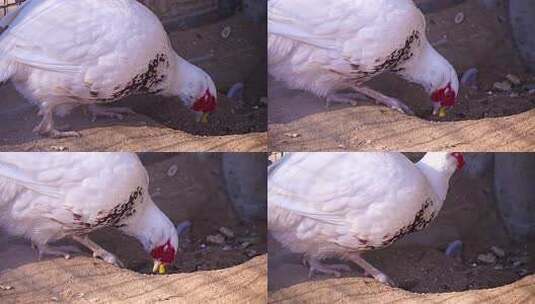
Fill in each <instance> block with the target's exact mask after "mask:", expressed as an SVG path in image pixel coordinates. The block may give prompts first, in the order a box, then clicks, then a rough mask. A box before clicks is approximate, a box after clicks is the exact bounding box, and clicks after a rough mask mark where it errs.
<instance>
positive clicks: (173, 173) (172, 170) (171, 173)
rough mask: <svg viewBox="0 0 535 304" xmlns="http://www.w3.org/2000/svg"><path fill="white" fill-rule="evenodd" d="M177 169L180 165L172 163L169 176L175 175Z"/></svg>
mask: <svg viewBox="0 0 535 304" xmlns="http://www.w3.org/2000/svg"><path fill="white" fill-rule="evenodd" d="M177 171H178V166H177V165H172V166H171V167H169V169H167V176H169V177H173V176H175V174H176V172H177Z"/></svg>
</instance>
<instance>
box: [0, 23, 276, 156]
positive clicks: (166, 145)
mask: <svg viewBox="0 0 535 304" xmlns="http://www.w3.org/2000/svg"><path fill="white" fill-rule="evenodd" d="M226 27H230V29H231V34H230V36H229V37H228V38H227V39H224V38H222V36H221V31H222V30H223V29H224V28H226ZM264 32H265V26H259V25H257V24H255V23H253V22H250V21H248V19H246V18H245V17H244V16H242V15H241V14H238V15H235V16H234V17H231V18H228V19H225V20H222V21H219V22H216V23H213V24H209V25H204V26H201V27H198V28H193V29H187V30H175V31H173V32H171V33H170V38H171V40H172V42H173V45H174V47H175V50H177V51H178V53H179V55H181V56H182V57H184V58H186V59H188V60H189V61H190V62H192V63H194V64H197V65H199V66H200V67H202V68H203V69H205V70H206V71H207V72H208V73H209V74H210V75H211V76H212V77H213V79H214V81H215V82H216V85H217V87H218V90H219V106H218V109H217V110H216V112H215V113H213V115H211V117H210V121H209V123H208V125H202V124H197V123H195V118H194V115H193V113H191V112H190V111H189V110H188V109H186V108H185V107H184V106H182V103H181V102H180V101H179V100H178V99H170V98H163V97H158V96H135V97H130V98H127V99H126V100H124V101H120V102H117V103H115V104H114V105H113V106H128V107H131V108H132V109H133V110H134V111H135V112H136V114H135V115H131V116H128V117H126V118H125V119H124V120H123V121H119V120H115V119H104V118H102V119H99V120H97V121H96V122H92V121H91V118H90V117H89V115H86V114H85V113H84V111H83V110H82V109H77V110H75V111H74V112H73V113H71V114H70V115H68V116H67V117H65V118H58V119H57V125H58V127H60V129H62V128H69V129H73V130H76V131H80V132H81V134H82V137H81V138H79V139H78V138H70V139H60V140H57V139H50V138H43V137H41V136H38V135H36V134H34V133H33V132H32V129H33V128H34V127H35V126H36V125H37V123H38V122H39V119H40V118H39V117H38V116H37V108H36V107H34V106H32V105H30V104H29V103H28V102H27V101H25V100H24V98H23V97H22V96H20V95H19V94H18V93H17V92H16V91H15V90H14V89H13V87H12V86H11V85H7V86H4V87H1V88H0V96H2V103H3V108H2V111H0V118H1V122H0V150H2V151H28V150H32V151H55V150H65V151H66V150H68V151H118V150H123V151H124V150H131V151H265V149H266V143H267V135H266V129H267V122H266V120H267V105H266V103H265V102H264V99H262V97H264V96H266V95H267V92H266V67H265V51H264V50H265V44H266V42H265V38H264V39H262V35H260V34H259V33H264ZM185 42H187V43H185ZM238 82H242V83H243V84H244V85H245V92H244V98H243V100H242V101H233V100H230V99H228V98H226V96H225V94H226V93H227V91H228V89H229V88H230V87H231V86H232V85H233V84H235V83H238Z"/></svg>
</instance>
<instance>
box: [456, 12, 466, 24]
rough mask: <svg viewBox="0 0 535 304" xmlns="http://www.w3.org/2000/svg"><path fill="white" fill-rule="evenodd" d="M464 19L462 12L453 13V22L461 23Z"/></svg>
mask: <svg viewBox="0 0 535 304" xmlns="http://www.w3.org/2000/svg"><path fill="white" fill-rule="evenodd" d="M463 21H464V13H463V12H460V13H457V15H455V24H461V23H463Z"/></svg>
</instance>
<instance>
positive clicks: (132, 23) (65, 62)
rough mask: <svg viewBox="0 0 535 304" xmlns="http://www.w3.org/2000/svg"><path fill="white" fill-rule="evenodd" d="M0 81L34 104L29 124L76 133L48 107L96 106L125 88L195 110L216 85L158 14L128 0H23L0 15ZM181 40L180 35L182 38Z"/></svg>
mask: <svg viewBox="0 0 535 304" xmlns="http://www.w3.org/2000/svg"><path fill="white" fill-rule="evenodd" d="M0 26H2V27H4V28H6V29H5V31H4V32H3V33H1V34H0V83H2V82H5V81H7V80H11V81H12V82H13V84H14V85H15V87H16V89H17V90H18V91H19V92H20V93H22V94H23V95H24V96H25V97H26V98H27V99H28V100H29V101H31V102H32V103H34V104H36V105H37V106H39V108H40V115H42V116H43V120H42V122H41V123H40V124H39V125H38V126H37V128H36V131H38V132H40V133H42V134H47V135H51V136H55V137H62V136H76V135H78V134H77V133H75V132H60V131H57V130H56V129H55V128H54V123H53V114H54V113H58V114H64V113H66V112H68V110H70V109H71V108H72V107H74V106H77V105H83V104H86V105H90V109H91V110H92V111H93V113H94V114H95V115H105V116H112V117H120V113H123V114H124V113H125V111H124V109H115V111H114V110H113V109H104V108H99V107H98V106H96V105H95V104H97V103H109V102H113V101H116V100H118V99H120V98H123V97H126V96H129V95H133V94H161V95H165V96H177V97H180V98H181V100H182V101H183V102H184V104H185V105H186V106H187V107H188V108H191V109H192V110H194V111H197V112H211V111H213V110H214V109H215V105H216V96H217V92H216V87H215V85H214V83H213V81H212V79H211V78H210V76H209V75H208V74H207V73H206V72H204V71H203V70H201V69H199V68H198V67H196V66H194V65H192V64H190V63H188V62H187V61H186V60H184V59H182V58H181V57H180V56H178V55H177V54H176V52H175V51H174V50H173V48H172V46H171V42H170V40H169V38H168V36H167V33H166V32H165V30H164V28H163V26H162V24H161V22H160V21H159V20H158V18H157V17H156V15H154V14H153V13H152V12H151V11H150V10H149V9H148V8H146V7H145V6H143V5H142V4H140V3H138V2H137V1H135V0H107V1H93V0H77V1H72V0H28V1H26V2H25V3H24V5H23V6H22V7H21V8H20V9H19V10H17V11H15V12H12V13H10V14H8V15H7V16H6V17H4V18H3V19H2V20H1V21H0ZM185 43H187V42H185Z"/></svg>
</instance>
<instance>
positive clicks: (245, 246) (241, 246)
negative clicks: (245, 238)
mask: <svg viewBox="0 0 535 304" xmlns="http://www.w3.org/2000/svg"><path fill="white" fill-rule="evenodd" d="M249 246H251V243H249V242H243V243H241V245H240V248H241V249H245V248H247V247H249Z"/></svg>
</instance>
